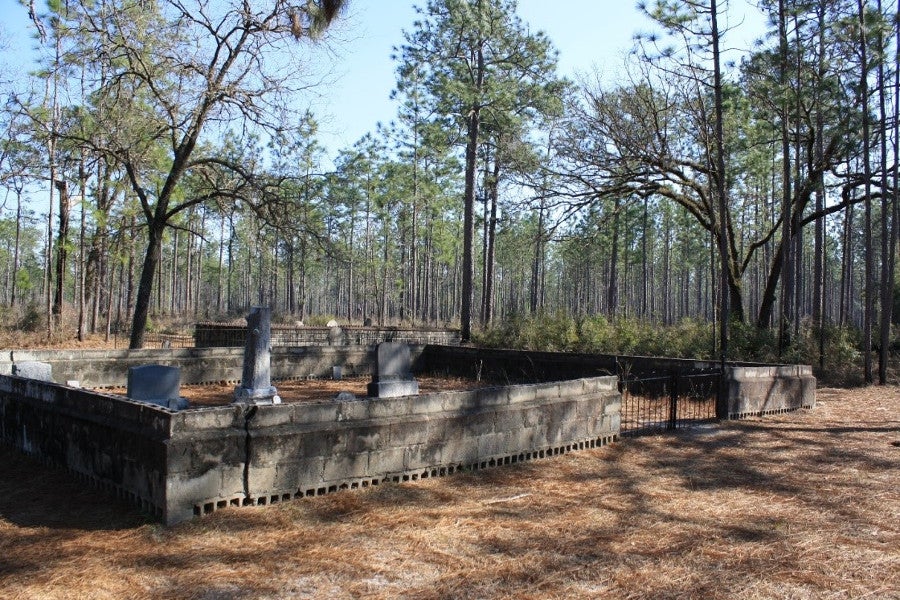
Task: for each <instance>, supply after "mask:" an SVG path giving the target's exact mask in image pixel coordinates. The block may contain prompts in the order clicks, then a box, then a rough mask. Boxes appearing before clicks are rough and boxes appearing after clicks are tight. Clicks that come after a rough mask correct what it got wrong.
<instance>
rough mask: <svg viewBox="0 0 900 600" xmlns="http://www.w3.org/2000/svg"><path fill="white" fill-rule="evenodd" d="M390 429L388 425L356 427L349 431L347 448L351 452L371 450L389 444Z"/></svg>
mask: <svg viewBox="0 0 900 600" xmlns="http://www.w3.org/2000/svg"><path fill="white" fill-rule="evenodd" d="M389 432H390V430H389V429H388V428H386V427H378V426H372V427H356V428H353V429H351V430H350V431H349V433H348V437H347V450H348V452H350V453H351V454H358V453H361V452H370V451H372V450H378V449H381V448H384V447H386V446H387V445H388V439H389V438H390V433H389Z"/></svg>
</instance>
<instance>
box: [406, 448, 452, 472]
mask: <svg viewBox="0 0 900 600" xmlns="http://www.w3.org/2000/svg"><path fill="white" fill-rule="evenodd" d="M442 462H443V448H442V447H441V445H439V444H433V445H432V444H415V445H412V446H408V447H406V448H405V449H404V459H403V468H404V470H406V471H412V470H415V469H424V468H426V467H434V466H437V465H440V464H442Z"/></svg>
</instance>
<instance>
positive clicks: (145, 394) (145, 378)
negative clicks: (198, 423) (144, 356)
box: [126, 365, 188, 410]
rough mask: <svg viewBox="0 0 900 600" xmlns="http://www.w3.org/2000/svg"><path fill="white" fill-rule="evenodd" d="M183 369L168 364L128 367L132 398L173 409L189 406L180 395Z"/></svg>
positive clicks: (129, 393)
mask: <svg viewBox="0 0 900 600" xmlns="http://www.w3.org/2000/svg"><path fill="white" fill-rule="evenodd" d="M180 394H181V369H180V368H178V367H169V366H166V365H140V366H138V367H131V368H129V369H128V391H127V392H126V395H127V396H128V397H129V398H131V399H132V400H140V401H141V402H151V403H153V404H158V405H160V406H165V407H166V408H171V409H173V410H181V409H184V408H187V407H188V402H187V400H185V399H184V398H182V397H180Z"/></svg>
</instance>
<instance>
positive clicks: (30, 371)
mask: <svg viewBox="0 0 900 600" xmlns="http://www.w3.org/2000/svg"><path fill="white" fill-rule="evenodd" d="M12 374H13V375H15V376H16V377H25V378H26V379H36V380H38V381H51V382H52V381H53V365H51V364H50V363H46V362H41V361H39V360H23V361H20V362H16V363H13V365H12Z"/></svg>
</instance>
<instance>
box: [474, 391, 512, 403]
mask: <svg viewBox="0 0 900 600" xmlns="http://www.w3.org/2000/svg"><path fill="white" fill-rule="evenodd" d="M475 404H476V406H478V407H479V408H493V407H500V406H506V405H507V404H509V393H508V392H507V390H506V388H504V387H488V388H481V389H478V390H475Z"/></svg>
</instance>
